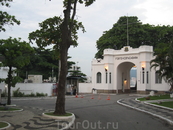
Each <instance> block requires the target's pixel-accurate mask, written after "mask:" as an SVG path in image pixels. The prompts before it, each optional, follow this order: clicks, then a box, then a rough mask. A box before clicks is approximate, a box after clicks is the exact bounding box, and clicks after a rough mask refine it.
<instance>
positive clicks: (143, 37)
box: [95, 16, 173, 58]
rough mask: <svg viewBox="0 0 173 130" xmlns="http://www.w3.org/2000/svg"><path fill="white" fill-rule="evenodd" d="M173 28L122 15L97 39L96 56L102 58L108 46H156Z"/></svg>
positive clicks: (115, 47) (116, 47)
mask: <svg viewBox="0 0 173 130" xmlns="http://www.w3.org/2000/svg"><path fill="white" fill-rule="evenodd" d="M171 28H173V27H170V26H154V25H149V24H142V22H140V20H139V19H138V17H136V16H129V17H127V16H123V17H120V18H119V20H118V21H117V23H115V24H114V25H113V27H112V28H111V29H110V30H108V31H105V32H104V33H103V35H102V36H101V37H100V38H99V39H98V40H97V50H98V52H97V53H96V55H95V57H96V58H102V55H103V50H104V49H106V48H113V49H121V48H122V47H123V46H127V45H129V46H131V47H134V48H137V47H139V46H141V45H152V46H153V47H154V48H155V47H156V45H157V44H158V43H159V42H160V40H161V39H163V38H164V36H165V35H166V34H167V32H169V31H170V30H172V29H171ZM165 40H168V39H165Z"/></svg>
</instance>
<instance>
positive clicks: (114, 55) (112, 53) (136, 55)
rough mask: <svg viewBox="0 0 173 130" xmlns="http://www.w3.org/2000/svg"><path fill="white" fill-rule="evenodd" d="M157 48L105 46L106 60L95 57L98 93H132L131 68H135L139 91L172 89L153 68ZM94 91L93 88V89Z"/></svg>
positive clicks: (93, 81) (93, 78)
mask: <svg viewBox="0 0 173 130" xmlns="http://www.w3.org/2000/svg"><path fill="white" fill-rule="evenodd" d="M153 58H154V57H153V47H152V46H147V45H143V46H140V47H139V48H132V47H130V46H125V47H123V48H122V49H121V50H114V49H105V50H104V53H103V59H93V60H92V88H95V89H97V92H98V93H107V92H110V93H122V92H130V70H131V68H132V67H135V68H136V70H137V74H136V91H137V92H138V93H146V90H157V91H159V92H164V91H168V90H169V88H170V86H169V84H168V83H166V82H165V81H164V80H163V79H161V78H160V77H159V76H158V74H157V73H156V71H155V69H154V68H152V69H151V68H150V61H151V60H152V59H153ZM91 91H92V90H91Z"/></svg>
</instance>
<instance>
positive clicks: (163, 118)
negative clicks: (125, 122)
mask: <svg viewBox="0 0 173 130" xmlns="http://www.w3.org/2000/svg"><path fill="white" fill-rule="evenodd" d="M121 100H122V99H120V100H118V101H117V103H118V104H120V105H122V106H125V107H129V108H132V109H134V110H137V111H140V112H144V113H147V114H149V115H152V116H155V117H158V118H160V119H162V120H165V121H166V122H168V123H169V124H170V125H173V121H172V120H169V119H167V118H165V117H162V116H160V115H157V114H153V113H151V112H149V111H145V110H142V109H139V108H135V107H133V106H130V105H127V104H124V103H121Z"/></svg>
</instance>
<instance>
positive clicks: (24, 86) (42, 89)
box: [0, 83, 53, 96]
mask: <svg viewBox="0 0 173 130" xmlns="http://www.w3.org/2000/svg"><path fill="white" fill-rule="evenodd" d="M18 88H20V92H22V93H24V94H31V93H34V94H36V93H44V94H47V96H52V88H53V84H52V83H17V84H16V86H15V87H11V94H13V91H14V90H17V89H18ZM0 89H2V92H3V91H5V84H4V83H0ZM6 89H7V88H6Z"/></svg>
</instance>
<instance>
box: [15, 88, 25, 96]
mask: <svg viewBox="0 0 173 130" xmlns="http://www.w3.org/2000/svg"><path fill="white" fill-rule="evenodd" d="M24 95H25V94H24V93H22V92H20V88H18V89H17V90H14V91H13V96H14V97H24Z"/></svg>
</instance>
